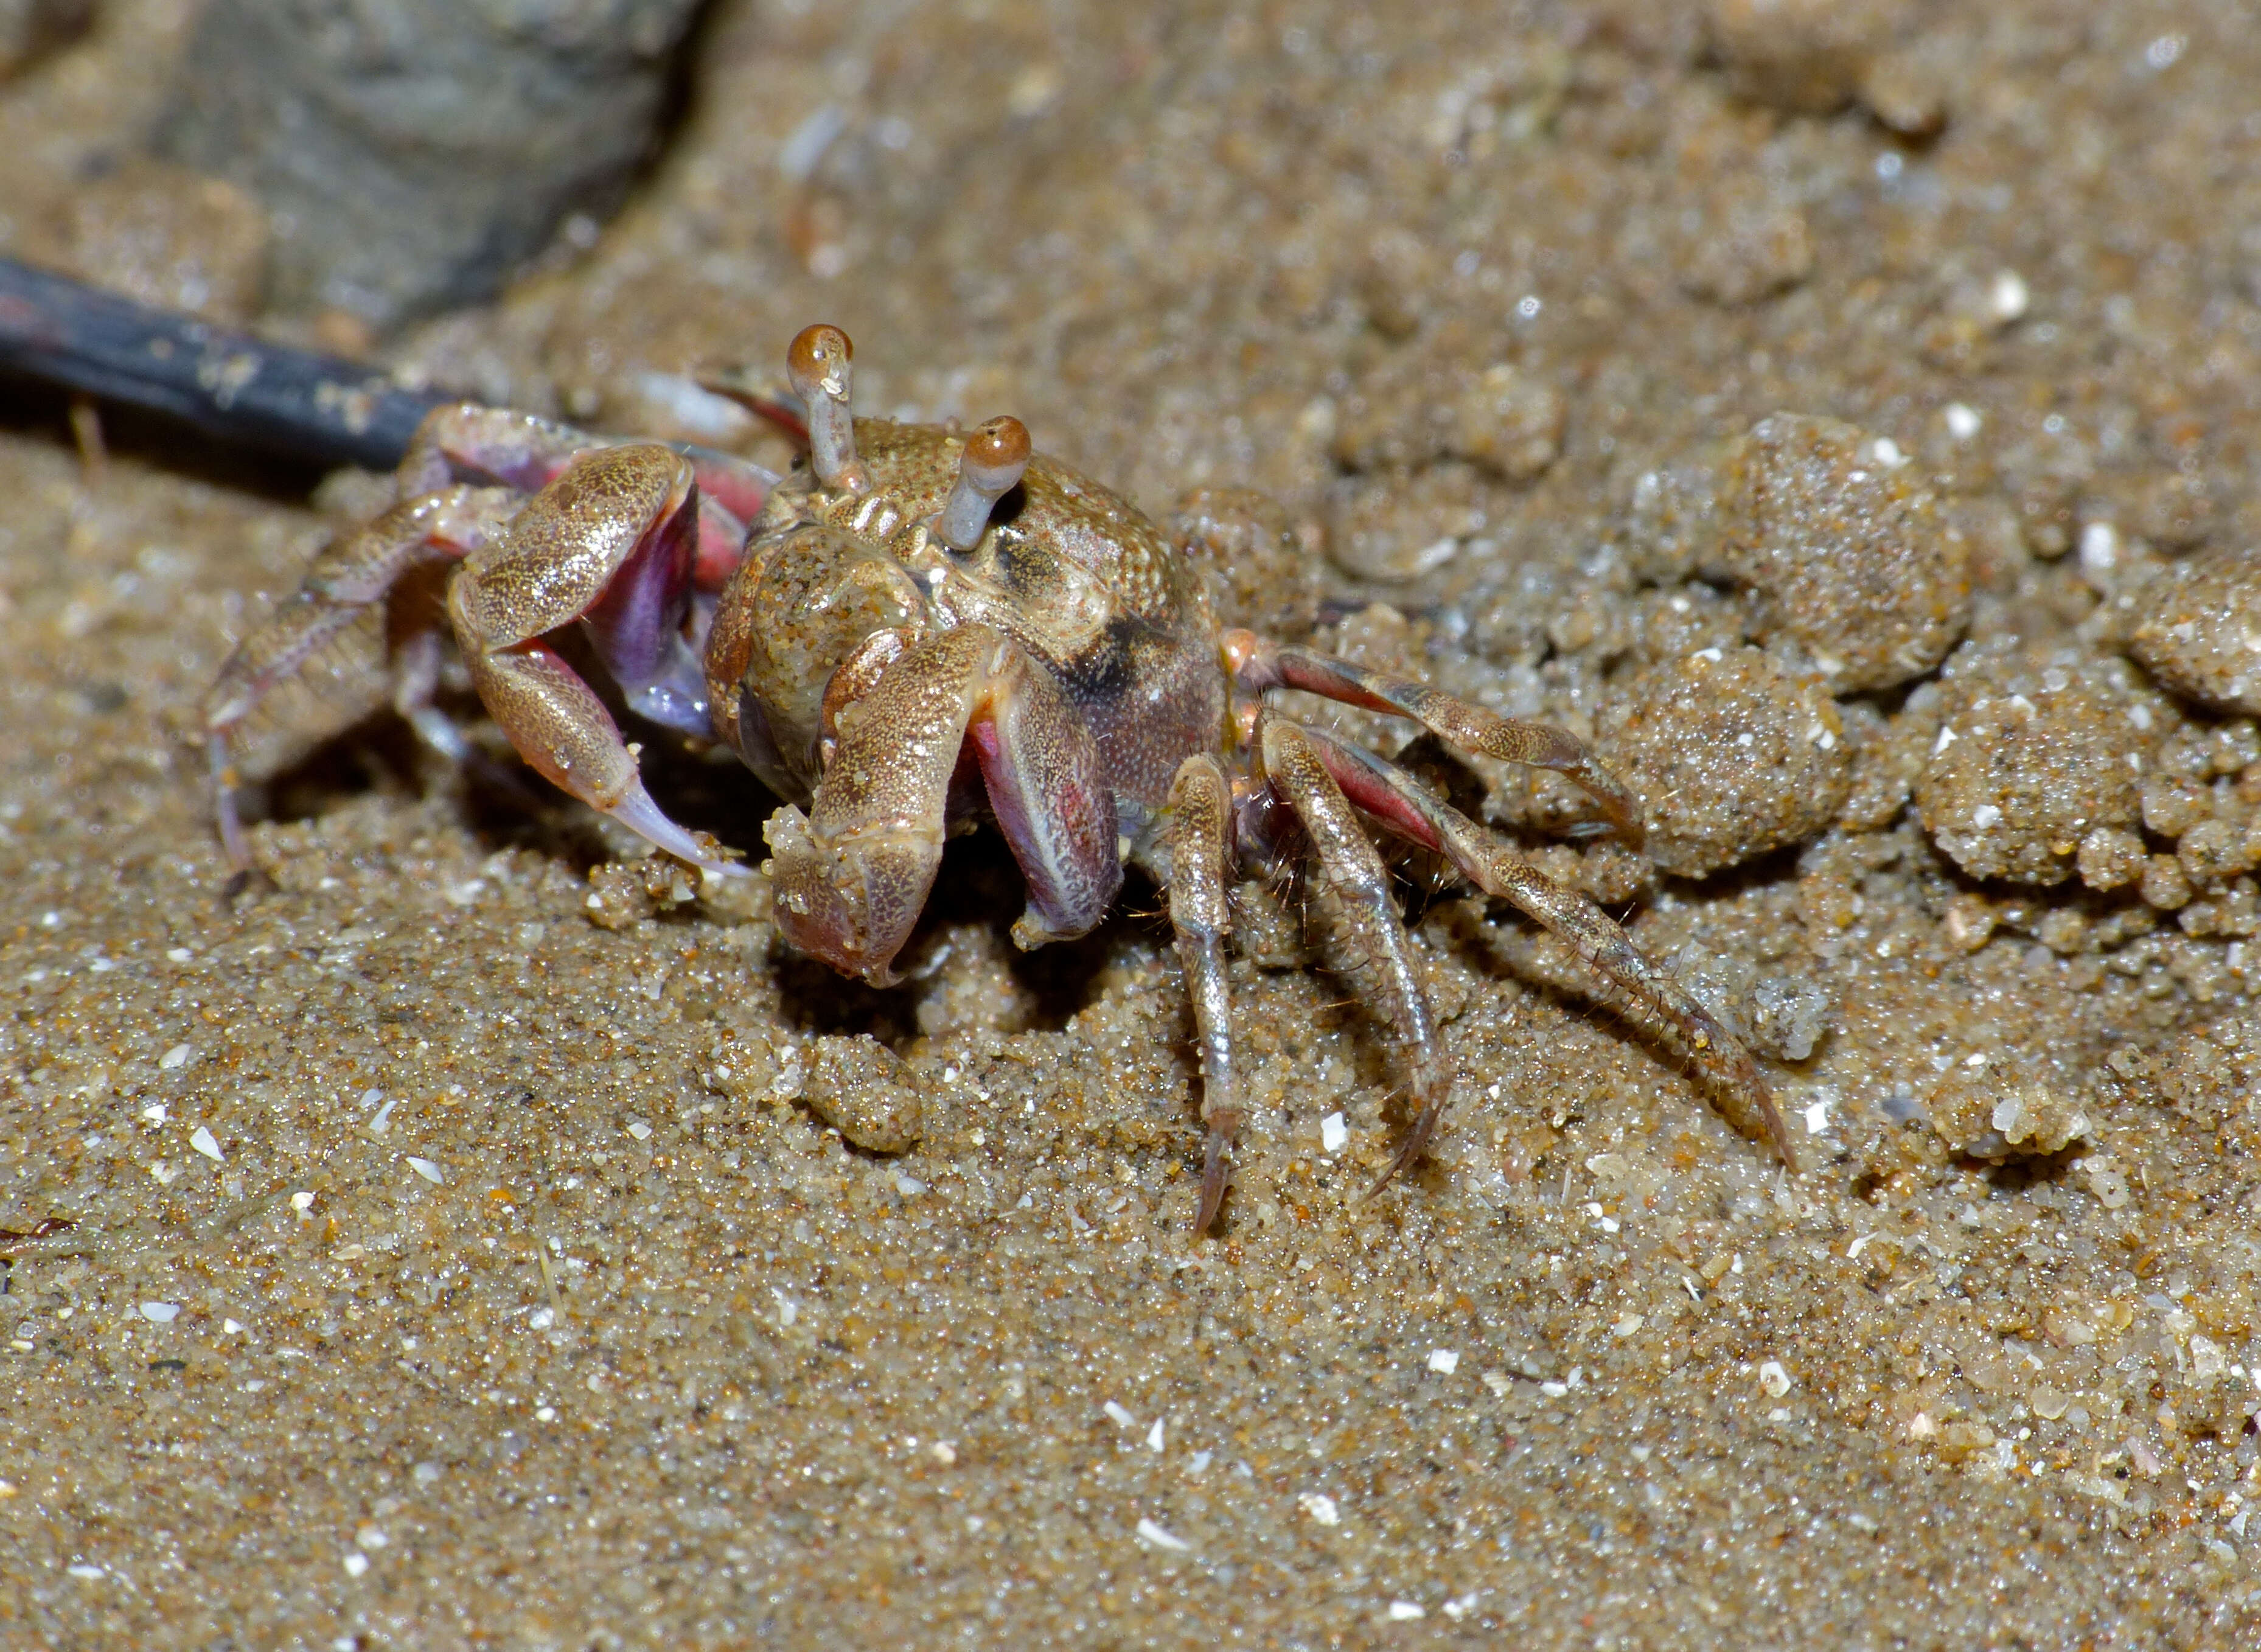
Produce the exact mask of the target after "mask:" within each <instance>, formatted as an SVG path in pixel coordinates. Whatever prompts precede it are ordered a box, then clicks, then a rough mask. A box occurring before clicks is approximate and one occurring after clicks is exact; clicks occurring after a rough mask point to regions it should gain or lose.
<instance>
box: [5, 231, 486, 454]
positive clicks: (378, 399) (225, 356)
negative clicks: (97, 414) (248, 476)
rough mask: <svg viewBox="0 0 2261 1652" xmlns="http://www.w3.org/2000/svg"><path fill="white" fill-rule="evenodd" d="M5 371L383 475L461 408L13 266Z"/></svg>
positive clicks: (363, 370) (374, 374)
mask: <svg viewBox="0 0 2261 1652" xmlns="http://www.w3.org/2000/svg"><path fill="white" fill-rule="evenodd" d="M0 370H4V371H8V372H14V373H18V374H21V375H23V376H24V377H28V378H34V379H38V380H40V381H42V382H43V383H47V384H60V385H61V386H63V387H65V388H67V389H69V390H75V391H83V392H85V393H86V394H88V395H91V396H104V397H109V398H111V399H115V400H118V401H122V402H128V403H131V404H132V405H133V406H136V407H147V408H150V409H153V410H154V411H155V412H158V413H169V414H171V415H172V416H173V417H174V418H176V419H183V420H187V421H188V422H189V423H190V424H192V425H194V426H196V427H197V428H198V429H199V430H202V431H204V432H205V434H206V435H212V436H215V437H217V438H219V440H221V441H223V442H235V443H239V444H240V445H242V446H245V447H252V448H259V449H265V450H267V451H269V452H272V453H280V454H287V455H290V456H292V457H294V458H299V459H307V460H311V461H312V462H313V463H317V464H321V465H339V464H358V465H361V466H363V467H364V468H366V469H369V470H391V468H392V467H393V466H394V465H396V464H398V463H399V462H400V457H401V455H402V454H404V453H406V451H407V449H408V439H409V437H410V436H411V435H414V434H415V430H416V427H417V426H418V425H419V424H420V423H421V422H422V420H423V418H424V415H425V414H426V413H429V412H431V410H432V409H433V408H434V407H435V406H439V405H440V404H441V403H442V402H446V401H453V400H458V399H460V398H457V397H450V396H447V395H444V394H441V393H440V392H438V391H414V390H403V389H401V388H400V387H399V386H398V384H393V383H392V382H391V379H389V378H388V377H385V375H384V372H383V371H382V370H379V369H377V368H372V367H370V366H367V365H365V364H363V363H355V362H348V361H343V360H341V359H339V358H338V357H336V356H317V355H315V354H314V353H313V352H312V351H311V350H294V349H291V348H289V347H287V346H284V345H279V344H269V343H268V342H266V341H264V340H262V339H257V338H254V337H253V336H252V335H251V334H248V333H239V332H236V331H234V330H233V329H232V328H228V327H215V326H213V325H212V324H211V323H210V322H206V321H198V320H195V319H193V318H191V317H189V316H182V315H174V314H171V313H169V312H166V311H163V310H152V309H148V308H147V307H146V306H144V305H139V304H136V303H134V302H133V300H132V299H130V298H119V297H118V295H117V294H115V293H111V292H104V291H101V290H100V289H99V288H96V287H90V286H86V285H84V284H82V283H79V282H76V281H73V280H71V279H70V278H69V277H66V276H58V275H52V274H50V273H48V272H47V271H46V270H44V269H32V267H31V266H30V265H28V264H22V263H18V262H16V261H15V260H13V259H8V258H0Z"/></svg>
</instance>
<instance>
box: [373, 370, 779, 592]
mask: <svg viewBox="0 0 2261 1652" xmlns="http://www.w3.org/2000/svg"><path fill="white" fill-rule="evenodd" d="M626 445H628V444H627V443H624V442H621V441H620V440H619V439H618V438H616V437H612V436H598V435H590V434H589V433H588V432H587V431H585V430H576V429H575V428H574V427H572V426H571V425H563V424H559V423H558V422H557V421H556V420H552V419H543V418H541V417H539V416H538V415H536V414H534V413H519V412H516V411H514V410H513V409H511V408H508V407H485V406H480V405H479V404H478V403H477V402H456V403H452V404H450V405H449V406H444V407H435V408H434V409H433V410H432V412H431V413H429V414H428V415H427V416H426V418H425V420H424V422H423V423H422V424H420V425H419V426H418V427H416V435H415V436H414V437H413V439H412V440H411V441H410V442H409V446H408V452H407V454H406V456H404V457H403V458H402V459H401V461H400V463H399V466H398V469H396V470H394V472H393V476H394V478H395V479H396V481H397V483H398V487H399V492H400V496H401V497H402V498H403V499H413V498H414V497H416V496H417V495H419V494H422V493H429V492H434V491H435V490H437V489H440V488H443V487H446V486H447V485H449V484H450V483H453V482H482V481H489V480H492V481H497V482H501V483H503V484H505V485H507V486H509V487H512V488H515V489H516V490H517V491H518V492H520V493H535V492H540V491H541V490H542V489H543V488H545V487H547V486H549V484H550V483H552V482H554V481H556V479H557V478H559V477H560V476H562V475H563V474H564V471H565V467H566V466H567V465H569V464H571V463H572V462H573V461H574V460H575V459H576V458H578V457H579V456H581V455H582V454H585V453H588V452H592V451H593V450H595V449H599V448H614V447H622V446H626ZM666 445H667V446H668V447H669V449H670V450H671V451H672V452H675V453H678V454H679V455H680V456H682V457H684V458H685V459H687V460H689V461H690V463H691V468H692V470H693V474H694V475H695V476H696V477H697V478H698V481H699V555H698V559H697V566H696V570H695V583H696V584H697V585H698V588H699V589H700V590H702V591H719V590H721V587H722V583H723V581H724V580H726V579H728V578H729V576H730V575H731V573H733V572H734V571H736V568H737V565H738V563H739V561H740V559H741V557H742V555H743V550H744V546H745V540H746V524H747V523H748V522H749V521H752V520H753V519H754V517H755V516H757V515H758V514H760V512H761V508H762V505H763V502H764V500H766V499H768V498H769V492H770V490H771V489H772V487H774V486H776V485H777V483H778V477H777V474H776V472H774V471H772V470H768V469H766V468H765V467H764V466H762V465H758V464H756V463H754V462H753V461H752V460H750V459H742V458H740V457H738V456H736V454H731V453H722V452H718V451H717V450H715V449H712V448H702V447H697V446H694V445H693V444H690V443H670V444H666Z"/></svg>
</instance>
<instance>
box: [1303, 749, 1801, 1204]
mask: <svg viewBox="0 0 2261 1652" xmlns="http://www.w3.org/2000/svg"><path fill="white" fill-rule="evenodd" d="M1305 733H1306V735H1307V736H1308V738H1309V739H1310V743H1311V745H1312V749H1313V751H1314V752H1315V753H1316V755H1317V758H1318V759H1319V761H1320V762H1322V763H1323V764H1324V765H1326V768H1327V772H1329V773H1330V774H1331V775H1332V776H1334V778H1335V779H1336V780H1337V781H1338V782H1339V784H1340V785H1341V786H1342V788H1343V790H1344V791H1345V792H1346V794H1348V795H1349V796H1350V798H1351V800H1352V801H1353V802H1355V803H1356V804H1357V805H1358V807H1359V808H1361V809H1363V810H1365V811H1366V812H1367V814H1369V815H1373V816H1374V817H1375V819H1376V820H1378V821H1380V822H1382V824H1384V825H1385V826H1388V827H1389V828H1390V829H1391V830H1394V831H1396V832H1397V833H1398V834H1399V835H1401V836H1403V837H1406V838H1407V839H1409V840H1410V841H1411V842H1413V843H1417V844H1420V845H1421V846H1422V847H1423V848H1425V849H1431V850H1434V851H1438V852H1439V853H1441V854H1443V855H1444V856H1445V857H1446V859H1448V860H1450V861H1451V862H1452V864H1453V867H1454V869H1455V870H1457V871H1458V872H1459V873H1460V874H1461V876H1462V877H1464V878H1466V879H1467V880H1468V881H1469V882H1470V883H1473V884H1475V886H1476V887H1478V888H1479V889H1482V891H1483V892H1484V893H1485V894H1489V895H1491V896H1494V897H1496V898H1497V899H1499V900H1502V901H1508V902H1510V903H1511V904H1512V905H1514V906H1515V907H1516V908H1517V909H1518V910H1520V911H1522V912H1524V913H1525V914H1526V915H1527V916H1530V917H1531V918H1532V919H1533V920H1534V921H1535V922H1537V923H1540V925H1541V926H1543V927H1544V928H1545V929H1547V930H1549V931H1550V932H1552V933H1553V934H1554V935H1555V936H1557V937H1560V938H1561V940H1562V941H1563V942H1565V943H1566V944H1568V945H1569V946H1570V947H1571V948H1572V949H1573V950H1575V951H1576V952H1577V954H1578V956H1579V958H1580V959H1583V961H1584V963H1585V965H1586V966H1587V967H1588V968H1590V969H1591V970H1593V971H1594V972H1595V973H1597V974H1599V975H1601V976H1603V977H1604V979H1605V980H1608V981H1610V982H1611V984H1612V985H1614V986H1615V987H1617V988H1619V990H1621V991H1622V992H1624V993H1625V994H1626V995H1627V996H1628V997H1630V998H1631V999H1632V1000H1633V1002H1635V1003H1636V1004H1637V1005H1639V1006H1640V1008H1641V1009H1646V1010H1647V1011H1648V1012H1649V1013H1650V1014H1652V1015H1654V1016H1656V1017H1657V1018H1658V1019H1659V1020H1661V1021H1662V1022H1664V1023H1665V1024H1667V1025H1668V1026H1669V1027H1671V1028H1672V1030H1673V1031H1674V1032H1675V1033H1676V1034H1677V1035H1678V1037H1679V1038H1680V1040H1681V1041H1682V1042H1683V1044H1684V1045H1687V1046H1688V1048H1689V1050H1690V1052H1692V1054H1693V1055H1694V1057H1695V1059H1696V1061H1697V1064H1698V1067H1699V1068H1700V1069H1701V1070H1702V1071H1703V1072H1704V1074H1705V1076H1706V1077H1708V1078H1709V1079H1710V1080H1711V1081H1712V1088H1714V1090H1715V1091H1716V1092H1717V1094H1718V1095H1719V1101H1720V1104H1721V1110H1722V1111H1724V1112H1725V1113H1726V1116H1727V1118H1728V1122H1729V1123H1731V1124H1733V1125H1734V1126H1735V1128H1736V1129H1738V1130H1740V1131H1742V1132H1743V1133H1744V1134H1745V1135H1747V1136H1754V1137H1764V1138H1766V1139H1767V1140H1768V1141H1769V1142H1771V1143H1772V1144H1773V1146H1774V1149H1775V1151H1776V1153H1780V1154H1781V1155H1782V1161H1783V1164H1784V1166H1785V1167H1787V1168H1788V1169H1789V1170H1790V1171H1791V1174H1797V1170H1798V1152H1797V1149H1796V1148H1795V1147H1794V1146H1792V1145H1791V1138H1790V1131H1788V1129H1786V1128H1785V1127H1784V1124H1783V1119H1782V1112H1781V1110H1780V1109H1778V1108H1777V1107H1776V1105H1775V1101H1774V1096H1773V1094H1772V1092H1770V1091H1769V1089H1768V1088H1767V1084H1766V1081H1765V1079H1763V1078H1762V1077H1761V1076H1760V1074H1759V1069H1758V1064H1757V1063H1756V1062H1755V1061H1754V1060H1753V1059H1751V1053H1750V1052H1749V1051H1748V1050H1747V1049H1745V1048H1744V1047H1743V1044H1742V1041H1741V1039H1739V1038H1736V1037H1735V1036H1734V1035H1733V1033H1731V1032H1729V1031H1727V1030H1726V1028H1725V1027H1722V1026H1721V1025H1720V1024H1719V1022H1718V1021H1717V1020H1716V1019H1715V1018H1713V1016H1712V1014H1711V1012H1710V1011H1708V1010H1706V1009H1705V1008H1704V1007H1703V1005H1701V1004H1699V1003H1698V1002H1696V1000H1695V999H1694V998H1693V997H1691V996H1690V995H1689V993H1688V990H1687V988H1684V987H1683V986H1681V984H1680V983H1679V982H1678V981H1676V980H1674V979H1673V978H1672V977H1671V976H1670V975H1669V974H1668V973H1665V972H1664V971H1663V970H1662V969H1660V968H1658V967H1657V966H1655V965H1654V964H1652V963H1651V962H1649V960H1648V959H1647V957H1646V956H1645V955H1643V953H1642V952H1641V951H1640V948H1639V947H1637V946H1635V945H1633V941H1632V938H1631V937H1628V936H1627V935H1626V932H1625V931H1624V930H1622V929H1620V928H1619V927H1618V925H1617V924H1616V923H1613V922H1611V919H1610V916H1609V915H1608V914H1607V913H1605V912H1604V911H1603V910H1602V909H1601V908H1600V907H1598V906H1597V905H1595V903H1594V902H1593V901H1592V900H1590V898H1589V897H1587V896H1586V895H1584V894H1580V893H1579V892H1578V891H1576V890H1575V889H1566V888H1564V887H1562V886H1561V884H1558V883H1556V882H1555V881H1554V880H1553V879H1551V878H1549V877H1547V875H1546V874H1545V873H1542V872H1540V870H1539V869H1538V868H1537V867H1535V866H1532V865H1531V864H1530V863H1529V862H1527V861H1525V860H1524V859H1522V858H1520V857H1519V856H1517V855H1515V854H1514V853H1512V852H1511V851H1509V850H1508V848H1507V846H1506V845H1505V844H1502V843H1501V842H1500V841H1499V840H1498V839H1497V837H1494V836H1493V835H1492V834H1491V833H1489V832H1488V831H1486V830H1484V829H1483V828H1482V827H1481V826H1479V825H1477V824H1476V823H1475V822H1474V821H1472V820H1470V819H1469V818H1468V816H1467V815H1463V814H1461V812H1460V811H1459V810H1458V809H1456V808H1453V807H1452V805H1450V804H1449V803H1446V801H1444V800H1443V799H1442V798H1440V797H1439V796H1438V795H1437V794H1435V793H1434V792H1432V791H1431V790H1430V789H1429V787H1427V786H1425V785H1423V784H1422V783H1421V782H1420V781H1419V780H1418V779H1415V778H1414V777H1413V776H1412V775H1410V774H1408V773H1407V772H1405V771H1404V770H1403V769H1401V768H1399V767H1398V766H1397V765H1396V764H1394V763H1387V762H1384V761H1383V760H1382V758H1377V757H1375V755H1374V754H1373V753H1372V752H1371V751H1367V750H1365V749H1364V748H1363V747H1360V746H1356V745H1353V744H1351V743H1348V742H1347V741H1343V740H1339V739H1336V738H1335V737H1334V736H1331V735H1328V734H1325V733H1323V732H1322V731H1320V730H1318V729H1308V730H1306V731H1305ZM1435 1127H1436V1120H1435V1118H1434V1117H1424V1118H1423V1119H1422V1120H1420V1121H1419V1122H1418V1123H1417V1124H1415V1126H1414V1132H1413V1135H1412V1137H1410V1138H1408V1140H1407V1142H1406V1144H1405V1146H1404V1148H1403V1150H1402V1151H1401V1152H1400V1153H1399V1154H1398V1157H1397V1162H1396V1164H1393V1165H1392V1166H1391V1167H1390V1169H1391V1174H1395V1173H1396V1170H1397V1169H1398V1168H1399V1167H1402V1166H1403V1165H1404V1164H1406V1163H1409V1162H1410V1161H1411V1160H1412V1159H1414V1158H1416V1157H1418V1154H1419V1153H1420V1151H1421V1149H1422V1147H1424V1146H1425V1145H1426V1144H1427V1142H1428V1139H1429V1137H1430V1134H1431V1133H1432V1131H1434V1129H1435ZM1386 1179H1387V1178H1385V1180H1386Z"/></svg>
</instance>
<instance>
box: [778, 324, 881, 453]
mask: <svg viewBox="0 0 2261 1652" xmlns="http://www.w3.org/2000/svg"><path fill="white" fill-rule="evenodd" d="M855 356H856V347H855V346H854V345H853V344H851V343H850V342H849V341H848V335H847V334H845V333H843V332H842V331H841V330H840V329H839V328H838V327H834V326H832V325H830V324H829V322H822V321H820V322H819V323H817V324H816V325H815V327H803V328H801V330H800V332H798V333H796V334H793V343H792V345H791V346H790V347H789V348H787V349H786V353H785V370H786V377H787V378H789V379H791V380H792V381H793V394H794V395H796V396H798V397H800V399H801V401H802V402H803V403H804V404H805V405H806V406H808V456H809V462H810V463H812V464H814V465H815V468H816V479H817V480H818V481H820V482H822V483H823V484H824V485H825V486H827V487H836V488H843V489H845V490H846V491H847V492H851V493H863V492H868V491H869V490H870V488H871V485H872V482H871V478H870V477H869V476H868V475H867V474H866V473H865V470H864V466H863V464H862V463H861V462H860V461H858V458H857V457H856V420H855V416H854V414H853V413H852V412H851V409H850V406H849V385H850V379H851V375H850V370H849V363H851V362H852V361H853V360H854V359H855Z"/></svg>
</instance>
